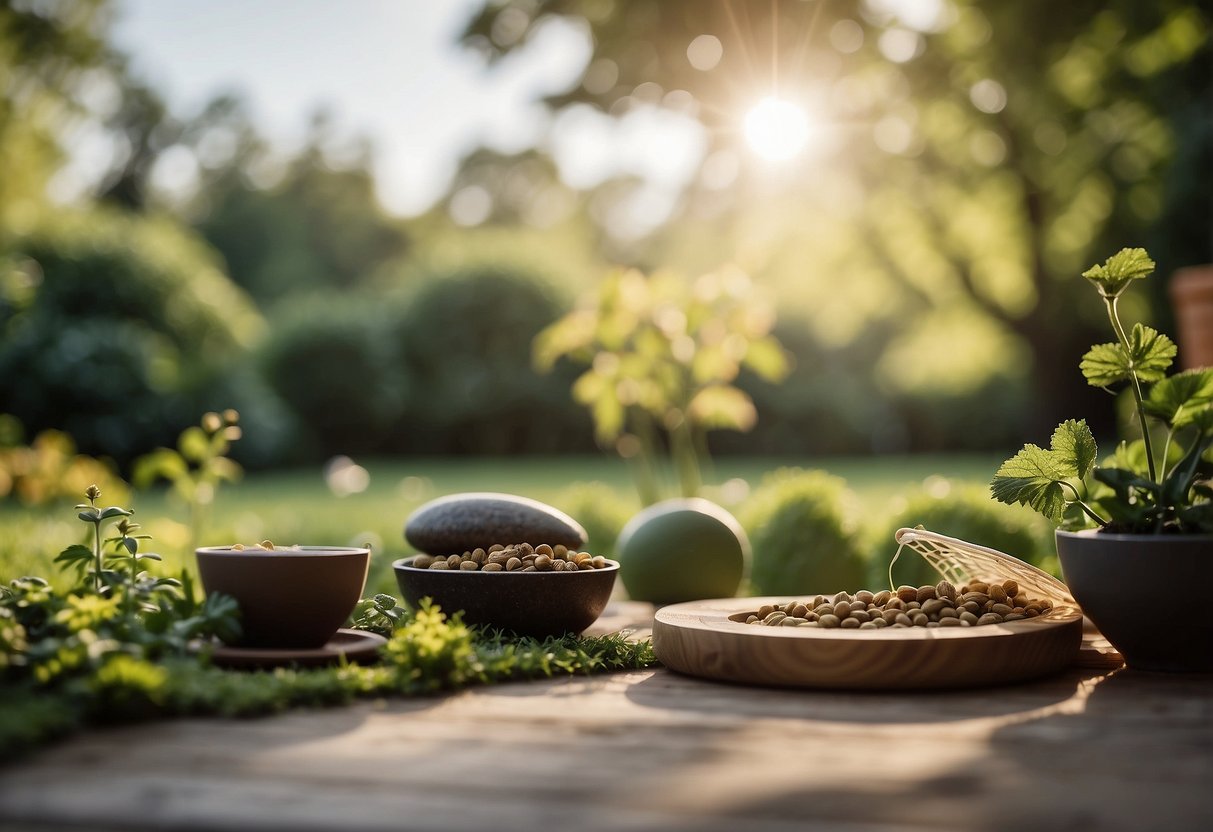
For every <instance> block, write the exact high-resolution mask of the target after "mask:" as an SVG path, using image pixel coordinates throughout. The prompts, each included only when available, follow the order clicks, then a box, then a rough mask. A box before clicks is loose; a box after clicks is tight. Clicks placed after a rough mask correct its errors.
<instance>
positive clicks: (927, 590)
mask: <svg viewBox="0 0 1213 832" xmlns="http://www.w3.org/2000/svg"><path fill="white" fill-rule="evenodd" d="M934 597H935V587H934V586H933V585H931V584H925V585H923V586H920V587H919V588H918V595H917V597H915V598H914V600H915V601H917V602H918V603H920V604H921V603H923V602H924V601H929V600H931V599H932V598H934Z"/></svg>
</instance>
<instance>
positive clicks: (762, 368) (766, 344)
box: [743, 336, 792, 382]
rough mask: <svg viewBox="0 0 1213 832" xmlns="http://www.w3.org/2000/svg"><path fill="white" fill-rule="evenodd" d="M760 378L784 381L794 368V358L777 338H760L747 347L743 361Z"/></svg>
mask: <svg viewBox="0 0 1213 832" xmlns="http://www.w3.org/2000/svg"><path fill="white" fill-rule="evenodd" d="M743 363H744V364H745V365H746V366H747V367H749V368H750V369H751V370H753V371H754V372H755V373H756V374H757V375H758V376H759V377H760V378H763V379H765V380H766V381H770V382H777V381H782V380H783V379H784V378H786V377H787V375H788V373H789V372H791V370H792V360H791V358H790V357H789V356H788V354H787V353H786V352H785V351H784V349H783V347H781V346H780V345H779V341H777V340H776V339H775V338H773V337H770V336H767V337H765V338H758V339H756V340H754V341H751V342H750V343H749V346H747V347H746V353H745V359H744V362H743Z"/></svg>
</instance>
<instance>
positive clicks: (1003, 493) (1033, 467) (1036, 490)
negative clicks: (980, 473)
mask: <svg viewBox="0 0 1213 832" xmlns="http://www.w3.org/2000/svg"><path fill="white" fill-rule="evenodd" d="M1098 453H1099V450H1098V448H1097V447H1096V445H1095V438H1094V437H1093V436H1092V435H1091V429H1090V428H1088V427H1087V423H1086V422H1085V421H1074V420H1072V419H1071V420H1069V421H1066V422H1062V423H1061V424H1060V425H1058V426H1057V429H1056V430H1055V431H1053V438H1052V441H1051V444H1050V448H1049V450H1045V449H1044V448H1041V447H1038V446H1036V445H1025V446H1024V448H1023V450H1021V451H1020V452H1019V453H1017V454H1016V455H1015V456H1013V457H1011V458H1010V459H1008V460H1007V461H1006V462H1004V463H1003V464H1002V467H1000V468H999V469H998V472H997V473H996V474H995V475H994V481H993V482H991V483H990V493H991V494H992V495H993V497H994V499H996V500H998V501H999V502H1003V503H1008V504H1015V503H1019V504H1021V505H1026V506H1029V507H1031V508H1032V509H1034V510H1036V511H1038V512H1040V513H1041V514H1043V515H1044V516H1045V517H1048V518H1049V519H1050V520H1052V521H1054V522H1057V521H1059V520H1061V517H1062V513H1063V512H1064V511H1065V508H1066V499H1065V494H1064V491H1063V488H1062V486H1063V483H1064V482H1065V481H1066V480H1069V479H1082V478H1084V477H1086V476H1087V474H1089V473H1090V472H1091V469H1092V468H1093V467H1094V465H1095V458H1096V456H1097V455H1098Z"/></svg>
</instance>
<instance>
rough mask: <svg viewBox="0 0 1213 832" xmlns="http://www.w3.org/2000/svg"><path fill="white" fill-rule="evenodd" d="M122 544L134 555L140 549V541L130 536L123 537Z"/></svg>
mask: <svg viewBox="0 0 1213 832" xmlns="http://www.w3.org/2000/svg"><path fill="white" fill-rule="evenodd" d="M122 546H123V547H124V548H125V549H126V551H128V552H130V553H131V554H132V555H133V554H135V553H136V552H138V551H139V542H138V541H137V540H133V539H131V538H129V537H124V538H122Z"/></svg>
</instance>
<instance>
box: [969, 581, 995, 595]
mask: <svg viewBox="0 0 1213 832" xmlns="http://www.w3.org/2000/svg"><path fill="white" fill-rule="evenodd" d="M989 590H990V585H989V584H987V583H986V582H985V581H969V589H968V591H969V592H989Z"/></svg>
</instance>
